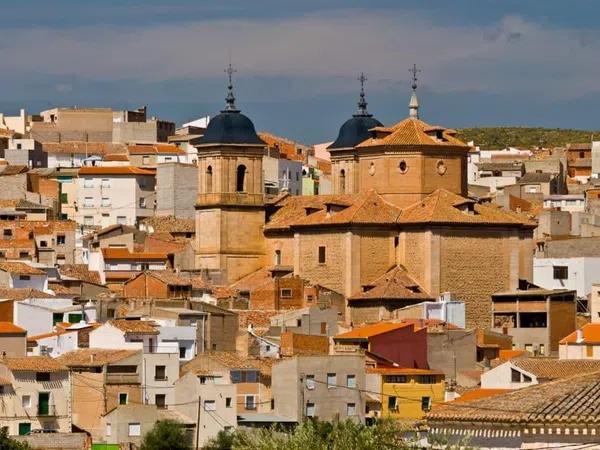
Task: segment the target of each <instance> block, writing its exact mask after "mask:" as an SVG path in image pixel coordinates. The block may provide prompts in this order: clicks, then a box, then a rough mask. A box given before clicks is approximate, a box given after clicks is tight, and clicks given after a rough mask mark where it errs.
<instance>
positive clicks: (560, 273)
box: [552, 266, 569, 280]
mask: <svg viewBox="0 0 600 450" xmlns="http://www.w3.org/2000/svg"><path fill="white" fill-rule="evenodd" d="M552 271H553V276H554V279H555V280H568V279H569V268H568V267H567V266H553V267H552Z"/></svg>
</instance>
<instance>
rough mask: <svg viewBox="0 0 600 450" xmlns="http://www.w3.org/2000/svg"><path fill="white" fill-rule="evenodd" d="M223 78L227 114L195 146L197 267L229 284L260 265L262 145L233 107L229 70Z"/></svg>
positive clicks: (220, 116) (214, 121) (248, 121)
mask: <svg viewBox="0 0 600 450" xmlns="http://www.w3.org/2000/svg"><path fill="white" fill-rule="evenodd" d="M225 72H226V73H227V75H228V77H229V84H228V87H227V90H228V92H227V97H226V99H225V101H226V106H225V109H223V110H222V111H221V113H220V114H219V115H217V116H215V117H214V118H213V119H212V120H211V121H210V122H209V124H208V127H207V129H206V131H205V133H204V136H203V137H202V138H201V140H200V142H199V144H198V145H197V149H198V171H199V173H198V183H199V184H198V199H197V202H196V267H197V268H199V269H208V270H209V271H210V272H212V273H213V274H214V273H215V272H216V273H218V274H219V275H220V277H221V280H220V282H222V283H231V282H233V281H236V280H238V279H240V278H242V277H243V276H245V275H247V274H249V273H252V272H254V271H255V270H257V269H259V268H260V267H262V265H263V260H264V253H265V252H264V238H263V226H264V224H265V201H264V193H263V191H264V188H263V167H262V160H263V155H264V148H265V143H264V142H263V141H262V140H261V139H260V138H259V137H258V135H257V134H256V130H255V128H254V124H253V123H252V121H251V120H250V119H249V118H248V117H246V116H245V115H243V114H241V112H240V110H239V109H237V108H236V106H235V97H234V94H233V83H232V75H233V73H234V70H233V68H232V67H231V64H230V65H229V67H228V68H227V69H226V71H225Z"/></svg>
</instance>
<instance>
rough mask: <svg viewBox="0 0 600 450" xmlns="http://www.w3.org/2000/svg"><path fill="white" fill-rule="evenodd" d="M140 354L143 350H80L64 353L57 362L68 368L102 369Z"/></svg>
mask: <svg viewBox="0 0 600 450" xmlns="http://www.w3.org/2000/svg"><path fill="white" fill-rule="evenodd" d="M140 352H141V350H121V349H119V350H112V349H103V348H80V349H77V350H73V351H70V352H67V353H64V354H62V355H61V356H59V357H58V358H56V360H57V361H58V362H59V363H61V364H63V365H65V366H68V367H100V366H104V365H106V364H110V363H114V362H117V361H121V360H122V359H125V358H129V357H130V356H133V355H135V354H138V353H140Z"/></svg>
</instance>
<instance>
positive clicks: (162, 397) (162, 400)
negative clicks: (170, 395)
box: [154, 394, 167, 409]
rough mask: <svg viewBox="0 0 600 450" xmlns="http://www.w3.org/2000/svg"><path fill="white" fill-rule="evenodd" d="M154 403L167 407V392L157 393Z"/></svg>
mask: <svg viewBox="0 0 600 450" xmlns="http://www.w3.org/2000/svg"><path fill="white" fill-rule="evenodd" d="M154 404H155V405H156V407H157V408H161V409H164V408H166V407H167V396H166V394H156V395H155V396H154Z"/></svg>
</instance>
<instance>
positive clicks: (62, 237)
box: [56, 234, 67, 245]
mask: <svg viewBox="0 0 600 450" xmlns="http://www.w3.org/2000/svg"><path fill="white" fill-rule="evenodd" d="M66 243H67V238H66V236H65V235H64V234H58V235H56V245H65V244H66Z"/></svg>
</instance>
